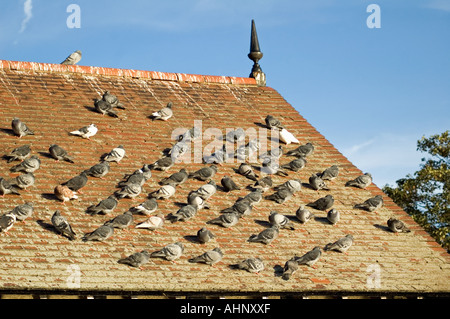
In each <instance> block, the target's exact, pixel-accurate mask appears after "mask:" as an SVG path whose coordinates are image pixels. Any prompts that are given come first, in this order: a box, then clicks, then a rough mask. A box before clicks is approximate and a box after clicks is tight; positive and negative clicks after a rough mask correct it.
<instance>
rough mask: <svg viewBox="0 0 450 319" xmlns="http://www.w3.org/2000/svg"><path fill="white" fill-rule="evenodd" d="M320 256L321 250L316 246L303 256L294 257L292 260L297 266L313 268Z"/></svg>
mask: <svg viewBox="0 0 450 319" xmlns="http://www.w3.org/2000/svg"><path fill="white" fill-rule="evenodd" d="M320 256H322V249H321V248H320V247H319V246H316V247H314V248H313V249H312V250H310V251H308V252H307V253H306V254H304V255H303V256H300V257H294V260H295V261H296V262H297V264H299V265H307V266H309V267H313V268H314V264H315V263H316V262H317V261H318V260H319V259H320Z"/></svg>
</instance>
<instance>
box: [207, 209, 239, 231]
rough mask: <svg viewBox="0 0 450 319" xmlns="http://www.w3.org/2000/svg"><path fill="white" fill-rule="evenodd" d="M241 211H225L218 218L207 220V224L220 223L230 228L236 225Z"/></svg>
mask: <svg viewBox="0 0 450 319" xmlns="http://www.w3.org/2000/svg"><path fill="white" fill-rule="evenodd" d="M239 217H240V215H239V213H237V212H232V213H224V214H222V215H220V216H219V217H217V218H214V219H211V220H209V221H207V222H206V223H207V224H214V225H219V226H222V227H224V228H230V227H233V226H234V225H236V224H237V223H238V221H239Z"/></svg>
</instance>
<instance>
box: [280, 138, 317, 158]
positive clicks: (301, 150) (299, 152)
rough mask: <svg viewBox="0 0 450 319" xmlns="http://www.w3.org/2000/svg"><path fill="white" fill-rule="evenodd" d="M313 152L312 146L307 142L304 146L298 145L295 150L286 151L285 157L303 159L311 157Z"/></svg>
mask: <svg viewBox="0 0 450 319" xmlns="http://www.w3.org/2000/svg"><path fill="white" fill-rule="evenodd" d="M313 152H314V145H312V144H311V143H309V142H308V143H306V144H304V145H300V146H299V147H297V148H296V149H293V150H290V151H287V152H286V155H287V156H295V157H303V158H305V157H308V156H309V155H311V154H312V153H313Z"/></svg>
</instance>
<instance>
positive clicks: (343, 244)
mask: <svg viewBox="0 0 450 319" xmlns="http://www.w3.org/2000/svg"><path fill="white" fill-rule="evenodd" d="M352 244H353V236H352V235H351V234H348V235H346V236H344V237H341V238H339V239H338V240H337V241H335V242H334V243H328V244H326V245H325V247H324V248H323V250H325V251H328V250H334V251H338V252H341V253H346V252H347V250H348V249H349V248H350V247H351V246H352Z"/></svg>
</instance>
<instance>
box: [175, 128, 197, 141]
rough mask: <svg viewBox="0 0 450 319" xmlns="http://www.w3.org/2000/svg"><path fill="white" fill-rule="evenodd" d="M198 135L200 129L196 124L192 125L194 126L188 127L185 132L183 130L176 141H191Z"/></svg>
mask: <svg viewBox="0 0 450 319" xmlns="http://www.w3.org/2000/svg"><path fill="white" fill-rule="evenodd" d="M200 136H202V130H201V129H200V128H199V127H197V126H194V127H192V128H190V129H189V130H187V131H186V132H184V133H183V134H181V135H180V136H179V137H178V141H187V142H191V141H195V140H196V139H198V138H199V137H200Z"/></svg>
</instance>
